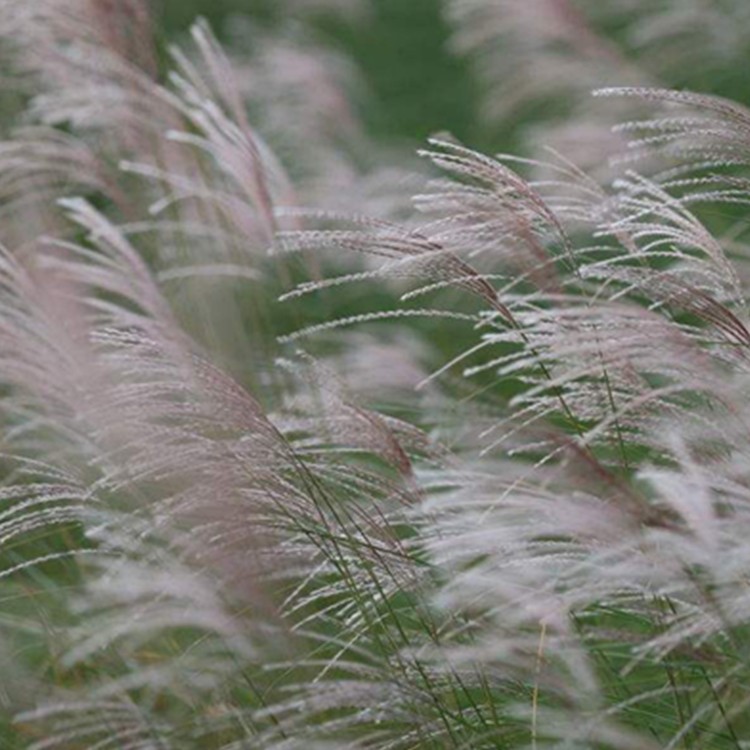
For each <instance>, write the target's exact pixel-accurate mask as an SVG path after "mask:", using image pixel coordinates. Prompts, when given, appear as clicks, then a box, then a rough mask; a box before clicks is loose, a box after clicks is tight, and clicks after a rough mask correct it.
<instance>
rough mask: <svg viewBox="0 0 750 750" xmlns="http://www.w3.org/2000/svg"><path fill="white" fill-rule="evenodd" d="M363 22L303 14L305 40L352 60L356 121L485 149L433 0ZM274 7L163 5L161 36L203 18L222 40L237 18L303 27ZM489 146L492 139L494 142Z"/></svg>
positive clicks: (210, 2) (260, 2)
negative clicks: (358, 96)
mask: <svg viewBox="0 0 750 750" xmlns="http://www.w3.org/2000/svg"><path fill="white" fill-rule="evenodd" d="M370 6H371V8H372V11H371V12H370V13H369V14H368V16H367V17H366V18H360V19H356V18H354V19H351V18H348V17H346V16H345V15H344V14H341V13H333V12H328V13H317V14H315V13H312V14H305V16H304V23H305V25H306V26H307V27H308V29H309V32H310V34H311V35H312V36H314V37H317V38H319V39H320V40H321V41H322V42H323V43H324V45H325V46H327V47H332V48H333V49H338V50H340V51H341V52H342V53H344V54H345V55H346V57H347V58H349V59H351V60H353V61H354V62H355V63H356V65H357V66H358V68H359V72H360V74H361V76H362V79H363V81H364V83H365V88H366V91H367V96H366V97H365V98H364V103H363V105H362V106H363V111H362V112H361V115H362V117H363V120H364V122H365V124H366V125H367V126H368V129H369V130H370V132H371V133H372V134H373V135H375V136H378V137H380V138H383V139H393V140H402V139H409V140H423V139H424V138H425V137H427V136H428V135H430V134H431V133H434V132H436V131H442V130H448V131H450V132H452V133H453V134H454V135H456V136H457V137H458V138H460V139H461V140H466V141H469V142H472V143H474V144H475V145H482V144H481V143H478V141H481V142H486V140H487V134H486V133H481V132H479V131H478V129H477V126H476V124H475V123H476V122H477V118H476V117H475V113H476V107H477V98H478V92H477V91H476V86H475V82H474V79H473V78H472V76H471V75H470V73H469V70H468V68H467V64H466V62H465V61H463V60H460V59H458V58H457V57H456V56H453V55H452V54H451V53H450V51H449V49H448V46H449V45H448V43H447V42H448V28H447V26H446V24H445V22H444V19H443V18H442V16H441V2H440V0H374V1H373V2H371V3H370ZM285 7H286V8H287V12H288V6H285V5H284V4H281V3H279V2H277V1H276V0H162V2H161V8H160V14H161V20H162V24H163V25H162V28H163V29H164V31H165V33H166V34H167V35H168V36H171V37H176V38H179V36H180V35H182V34H184V33H185V32H186V30H187V29H188V27H189V25H190V24H191V23H192V21H193V20H194V19H195V17H196V16H203V17H204V18H206V19H207V20H208V21H209V22H210V23H211V25H212V27H213V29H214V31H215V32H216V33H217V35H218V36H219V38H226V36H227V32H228V30H229V27H230V24H231V19H232V17H233V16H236V15H237V14H241V15H243V16H246V17H249V18H250V19H252V21H253V22H254V23H256V24H258V25H260V26H270V27H278V26H280V25H281V24H284V23H288V22H289V21H294V20H302V18H301V17H300V19H295V18H289V16H288V14H287V15H286V16H285V14H284V9H285ZM493 140H494V139H493Z"/></svg>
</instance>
